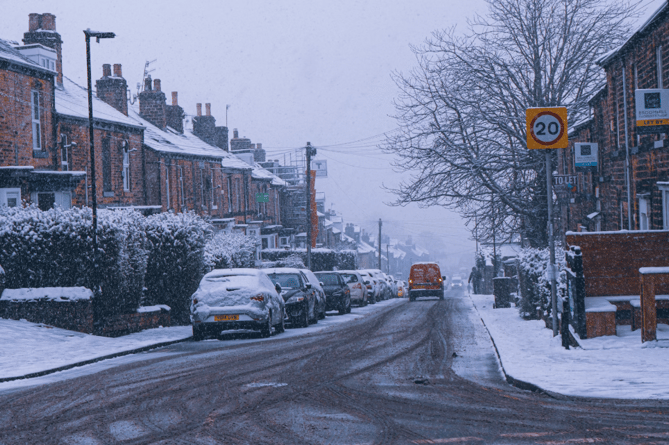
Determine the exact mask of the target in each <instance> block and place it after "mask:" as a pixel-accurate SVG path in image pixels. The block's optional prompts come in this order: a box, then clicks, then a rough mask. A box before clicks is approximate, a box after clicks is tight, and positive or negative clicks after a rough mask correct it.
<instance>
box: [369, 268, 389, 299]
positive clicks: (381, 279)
mask: <svg viewBox="0 0 669 445" xmlns="http://www.w3.org/2000/svg"><path fill="white" fill-rule="evenodd" d="M369 272H370V273H371V274H372V276H373V277H374V278H376V280H377V282H378V283H379V285H380V286H379V287H380V289H379V296H380V297H381V299H382V300H388V299H390V298H392V289H391V288H390V284H389V283H388V280H387V275H386V274H384V273H383V272H382V271H381V270H380V269H370V270H369Z"/></svg>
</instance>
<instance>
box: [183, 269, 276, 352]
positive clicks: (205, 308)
mask: <svg viewBox="0 0 669 445" xmlns="http://www.w3.org/2000/svg"><path fill="white" fill-rule="evenodd" d="M280 291H281V289H280V287H277V286H275V285H274V283H272V280H270V279H269V277H268V276H267V274H266V273H265V272H263V271H261V270H256V269H216V270H213V271H211V272H209V273H208V274H206V275H205V276H204V277H203V278H202V281H200V286H199V287H198V289H197V291H195V293H194V294H193V296H192V298H191V306H190V311H191V323H192V324H193V339H194V340H196V341H199V340H203V339H204V338H205V337H207V336H210V335H219V334H220V333H221V332H222V331H225V330H231V329H252V330H255V331H260V335H261V336H262V337H269V336H270V335H271V334H272V327H274V328H275V329H276V331H277V332H283V331H284V314H285V304H284V301H283V299H282V298H281V297H280V296H279V292H280Z"/></svg>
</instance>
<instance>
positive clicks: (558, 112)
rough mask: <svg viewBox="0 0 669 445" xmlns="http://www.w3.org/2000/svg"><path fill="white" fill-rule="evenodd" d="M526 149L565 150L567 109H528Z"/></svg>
mask: <svg viewBox="0 0 669 445" xmlns="http://www.w3.org/2000/svg"><path fill="white" fill-rule="evenodd" d="M525 117H526V118H527V148H529V149H541V148H567V147H568V140H567V109H566V108H565V107H550V108H528V109H527V110H525Z"/></svg>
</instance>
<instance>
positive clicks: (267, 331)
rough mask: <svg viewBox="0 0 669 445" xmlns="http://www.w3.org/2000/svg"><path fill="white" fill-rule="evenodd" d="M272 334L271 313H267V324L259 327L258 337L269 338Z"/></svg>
mask: <svg viewBox="0 0 669 445" xmlns="http://www.w3.org/2000/svg"><path fill="white" fill-rule="evenodd" d="M271 335H272V313H271V312H270V313H269V317H267V324H266V325H265V326H263V327H262V328H260V337H261V338H269V337H270V336H271Z"/></svg>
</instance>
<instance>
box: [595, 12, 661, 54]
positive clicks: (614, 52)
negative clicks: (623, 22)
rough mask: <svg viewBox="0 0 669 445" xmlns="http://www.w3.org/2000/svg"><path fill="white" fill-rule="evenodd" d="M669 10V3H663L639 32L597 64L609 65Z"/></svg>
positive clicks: (638, 29)
mask: <svg viewBox="0 0 669 445" xmlns="http://www.w3.org/2000/svg"><path fill="white" fill-rule="evenodd" d="M668 8H669V2H667V1H663V2H662V5H661V6H660V7H659V8H658V9H657V10H656V11H655V12H654V13H652V14H651V15H650V17H649V18H648V19H647V20H646V21H645V22H643V24H642V25H641V26H640V27H639V28H637V30H636V31H635V32H634V33H633V34H632V35H631V36H630V37H629V38H628V39H627V40H626V41H625V43H623V44H622V45H620V46H619V47H618V48H615V49H613V50H611V51H609V52H608V53H606V54H604V55H603V56H602V57H600V58H599V60H597V64H598V65H599V66H604V65H606V64H608V63H609V62H610V61H611V60H613V59H614V58H615V56H616V55H618V54H619V53H620V52H622V51H623V50H624V49H625V47H627V46H628V45H629V44H630V43H631V42H632V41H633V40H635V39H636V38H638V37H640V36H641V34H643V33H644V32H645V31H646V30H647V29H648V28H649V27H650V25H651V24H652V23H653V22H654V21H655V20H656V19H657V18H658V17H660V16H661V15H662V14H663V13H664V12H666V11H667V9H668Z"/></svg>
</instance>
